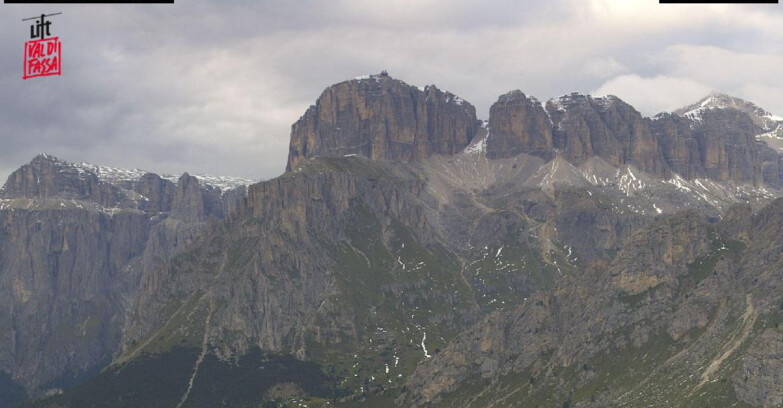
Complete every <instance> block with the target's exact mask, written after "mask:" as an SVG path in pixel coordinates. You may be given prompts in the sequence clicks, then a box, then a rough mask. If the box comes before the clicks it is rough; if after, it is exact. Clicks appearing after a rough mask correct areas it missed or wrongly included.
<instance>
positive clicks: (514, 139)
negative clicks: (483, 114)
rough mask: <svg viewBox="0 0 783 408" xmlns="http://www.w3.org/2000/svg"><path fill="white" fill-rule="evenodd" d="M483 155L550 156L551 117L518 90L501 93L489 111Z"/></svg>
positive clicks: (494, 156)
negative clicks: (485, 147) (487, 134)
mask: <svg viewBox="0 0 783 408" xmlns="http://www.w3.org/2000/svg"><path fill="white" fill-rule="evenodd" d="M488 128H489V134H490V137H489V138H488V139H487V157H488V158H491V159H498V158H506V157H513V156H516V155H518V154H520V153H528V154H532V155H535V156H539V157H543V158H545V159H550V158H552V157H553V150H552V120H551V119H550V117H549V114H548V113H547V111H546V110H545V109H544V107H543V105H542V104H541V103H540V102H539V101H538V100H537V99H536V98H533V97H528V96H526V95H525V94H524V93H522V91H520V90H514V91H511V92H508V93H506V94H504V95H501V96H500V98H498V100H497V102H495V103H494V104H493V105H492V107H491V108H490V110H489V124H488Z"/></svg>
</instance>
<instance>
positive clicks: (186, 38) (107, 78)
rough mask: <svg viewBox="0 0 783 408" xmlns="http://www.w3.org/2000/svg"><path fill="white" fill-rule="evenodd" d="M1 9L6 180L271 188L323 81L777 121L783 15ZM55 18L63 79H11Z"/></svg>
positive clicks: (1, 147) (508, 9) (413, 7)
mask: <svg viewBox="0 0 783 408" xmlns="http://www.w3.org/2000/svg"><path fill="white" fill-rule="evenodd" d="M175 1H176V4H174V5H143V6H142V5H133V6H132V5H45V6H31V5H12V4H2V5H0V10H1V11H0V98H1V99H0V177H2V179H3V180H4V179H5V177H7V175H8V174H9V173H10V172H11V171H12V170H13V169H15V168H17V167H18V166H19V165H21V164H23V163H25V162H27V161H29V159H30V158H32V156H34V155H35V154H37V153H40V152H48V153H51V154H54V155H57V156H59V157H61V158H64V159H66V160H70V161H89V162H93V163H98V164H105V165H112V166H118V167H138V168H143V169H146V170H150V171H156V172H167V173H175V174H179V173H182V172H183V171H189V172H191V173H207V174H223V175H235V176H244V177H250V178H271V177H275V176H277V175H279V174H281V173H282V172H283V170H284V168H285V162H286V155H287V146H288V137H289V132H290V127H291V124H292V123H293V122H294V121H296V120H297V119H298V118H299V116H300V115H301V114H302V113H304V111H305V109H306V108H307V107H308V106H309V105H311V104H312V103H313V102H314V101H315V99H316V98H317V97H318V95H319V94H320V93H321V92H322V91H323V89H324V88H325V87H327V86H328V85H330V84H333V83H336V82H340V81H343V80H346V79H350V78H353V77H355V76H359V75H363V74H367V73H377V72H379V71H381V70H382V69H386V70H388V71H389V73H390V74H391V75H392V76H393V77H395V78H398V79H402V80H404V81H406V82H408V83H410V84H413V85H427V84H436V85H438V87H440V88H441V89H446V90H449V91H451V92H454V93H455V94H457V95H460V96H461V97H463V98H464V99H466V100H468V101H470V102H471V103H473V104H474V105H475V106H476V107H477V110H478V112H479V116H480V117H482V118H484V119H486V118H487V115H488V111H489V106H490V105H491V104H492V102H494V101H495V100H496V99H497V97H498V95H500V94H503V93H505V92H507V91H509V90H511V89H521V90H522V91H524V92H525V93H527V94H530V95H534V96H536V97H538V98H539V99H544V100H545V99H549V98H551V97H554V96H557V95H562V94H565V93H569V92H573V91H580V92H589V93H593V94H601V95H603V94H614V95H617V96H619V97H621V98H622V99H624V100H626V101H627V102H629V103H631V104H633V105H634V106H635V107H636V108H637V109H639V110H640V111H641V112H642V113H643V114H645V115H653V114H655V113H657V112H660V111H664V110H672V109H675V108H677V107H679V106H682V105H686V104H689V103H692V102H695V101H696V100H698V99H700V98H701V97H703V96H704V95H706V94H707V93H709V92H710V91H712V90H717V91H722V92H726V93H730V94H733V95H735V96H739V97H742V98H745V99H749V100H751V101H754V102H756V103H757V104H759V105H760V106H762V107H765V108H766V109H768V110H770V111H772V112H775V113H778V114H779V115H783V97H781V96H783V75H782V73H783V5H756V6H746V5H659V4H658V0H525V1H518V0H476V1H468V0H385V1H367V0H335V1H330V0H318V1H316V0H312V1H305V0H280V1H265V0H253V1H251V0H247V1H245V0H232V1H219V0H211V1H210V0H175ZM42 12H45V13H47V14H49V13H54V12H62V13H63V14H62V15H61V16H56V17H52V18H51V20H52V22H53V25H52V31H53V32H52V34H53V35H58V36H59V37H60V39H61V41H62V43H63V51H62V52H63V61H64V65H63V75H62V76H60V77H47V78H34V79H28V80H26V81H25V80H22V60H23V44H24V42H25V41H27V40H29V38H28V37H29V25H30V24H29V23H30V22H29V21H26V22H22V21H21V19H22V18H26V17H32V16H35V15H40V14H41V13H42Z"/></svg>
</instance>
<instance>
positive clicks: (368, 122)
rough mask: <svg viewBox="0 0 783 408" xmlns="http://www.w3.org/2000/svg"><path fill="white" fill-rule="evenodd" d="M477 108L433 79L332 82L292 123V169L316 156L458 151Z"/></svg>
mask: <svg viewBox="0 0 783 408" xmlns="http://www.w3.org/2000/svg"><path fill="white" fill-rule="evenodd" d="M477 128H478V122H477V120H476V109H475V108H474V107H473V105H471V104H469V103H467V102H465V101H464V100H462V99H461V98H460V97H458V96H456V95H454V94H451V93H449V92H443V91H441V90H440V89H438V88H437V87H435V86H434V85H431V86H427V87H424V88H422V89H419V88H417V87H414V86H411V85H408V84H406V83H404V82H402V81H399V80H396V79H393V78H392V77H390V76H388V74H385V73H383V74H380V75H370V76H367V77H360V78H357V79H354V80H351V81H346V82H341V83H339V84H336V85H332V86H330V87H329V88H327V89H326V90H324V92H323V93H322V94H321V96H320V97H319V98H318V100H317V101H316V103H315V105H313V106H311V107H310V108H309V109H308V110H307V112H305V114H304V116H302V117H301V118H300V119H299V120H298V121H297V122H296V123H295V124H294V125H293V127H292V130H291V144H290V147H289V154H288V164H287V166H286V168H287V169H288V170H292V169H294V168H295V167H296V166H297V165H298V164H299V163H301V162H302V161H303V160H304V159H306V158H309V157H314V156H336V157H339V156H344V155H349V154H357V155H360V156H364V157H368V158H372V159H379V160H380V159H383V160H396V161H411V160H416V159H421V158H426V157H429V156H431V155H433V154H454V153H457V152H458V151H460V150H462V149H464V148H465V147H466V146H467V145H468V144H469V143H470V141H471V140H472V139H473V136H474V135H475V134H476V130H477Z"/></svg>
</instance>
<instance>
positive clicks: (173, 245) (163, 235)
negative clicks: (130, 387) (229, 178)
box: [0, 155, 244, 395]
mask: <svg viewBox="0 0 783 408" xmlns="http://www.w3.org/2000/svg"><path fill="white" fill-rule="evenodd" d="M243 199H244V190H242V191H236V192H235V191H229V192H225V193H224V192H222V191H221V190H219V189H215V188H212V187H209V186H205V185H202V184H200V182H199V181H198V180H197V179H196V178H195V177H192V176H189V175H187V174H186V175H183V176H182V177H181V178H180V179H179V181H178V182H177V183H174V182H172V181H169V180H166V179H163V178H161V177H160V176H158V175H155V174H145V175H143V176H141V177H140V178H139V179H137V180H125V181H116V180H115V181H111V182H110V181H106V180H102V179H101V178H100V177H99V175H98V174H97V173H95V172H93V171H92V170H91V169H90V167H89V166H87V165H75V164H72V163H68V162H65V161H63V160H59V159H57V158H55V157H53V156H48V155H40V156H37V157H35V158H34V159H33V160H32V161H31V162H30V163H28V164H26V165H24V166H22V167H21V168H20V169H19V170H17V171H16V172H14V173H13V174H12V175H11V176H10V177H9V179H8V182H7V183H6V185H5V187H4V188H3V189H2V190H0V371H5V372H8V373H10V375H11V377H12V378H13V379H14V380H15V381H17V382H19V383H21V384H23V385H24V386H25V387H26V388H27V390H28V391H29V392H30V393H31V394H32V395H36V394H38V393H40V392H44V391H46V390H48V389H51V388H63V387H67V386H70V385H72V384H73V383H74V381H77V380H80V379H81V378H82V377H83V376H85V375H88V374H91V373H93V372H94V371H95V370H97V369H100V368H102V367H103V366H105V365H106V364H108V363H109V362H110V361H111V360H112V357H113V355H114V353H115V352H116V351H117V348H118V347H119V343H120V339H121V338H122V335H123V332H124V330H125V328H124V325H125V319H126V312H127V311H128V310H129V309H130V308H131V305H132V304H133V303H134V301H135V297H136V296H137V289H138V286H139V279H140V277H141V276H142V275H143V274H144V271H147V270H150V269H152V268H154V267H156V266H157V265H158V264H160V263H161V262H166V261H167V260H168V259H169V258H170V257H171V256H173V255H174V254H176V253H177V252H178V251H179V250H180V249H181V248H182V247H184V246H187V245H188V244H190V243H192V242H193V241H194V240H195V238H196V237H197V236H199V235H200V234H201V233H202V232H203V231H204V228H205V226H206V222H207V220H208V218H210V217H216V218H222V217H224V216H225V215H226V214H227V213H228V212H229V211H230V208H232V207H233V208H235V207H236V205H237V202H242V201H243Z"/></svg>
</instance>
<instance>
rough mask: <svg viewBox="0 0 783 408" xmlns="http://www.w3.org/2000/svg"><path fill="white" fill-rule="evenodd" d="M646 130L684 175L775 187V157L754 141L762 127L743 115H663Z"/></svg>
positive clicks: (723, 111) (725, 111) (734, 112)
mask: <svg viewBox="0 0 783 408" xmlns="http://www.w3.org/2000/svg"><path fill="white" fill-rule="evenodd" d="M651 128H652V132H653V133H654V134H655V136H656V137H657V139H658V140H660V142H661V148H662V151H663V155H664V157H665V158H666V160H667V161H668V162H669V163H670V165H671V167H672V169H673V170H674V171H675V172H677V173H679V174H681V175H683V177H686V178H696V177H702V178H710V179H713V180H718V181H733V182H740V183H741V182H749V183H754V184H758V183H760V182H761V181H762V180H766V181H767V182H768V183H769V184H770V185H773V186H778V185H779V157H778V154H777V153H776V152H774V151H772V152H770V151H769V150H770V149H768V148H766V147H765V146H764V145H763V144H760V143H759V142H757V141H756V135H758V134H759V133H761V131H762V129H761V128H759V127H757V126H756V125H755V124H754V122H753V120H752V118H751V117H750V116H748V114H746V113H744V112H742V111H739V110H734V109H709V110H704V111H703V112H699V116H698V117H696V116H691V117H688V116H679V115H672V114H663V115H660V116H657V117H656V118H655V119H654V120H652V121H651ZM765 169H766V170H765Z"/></svg>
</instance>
